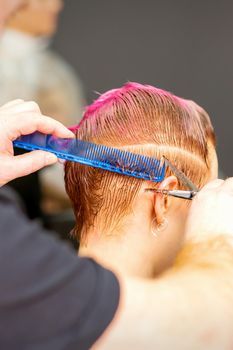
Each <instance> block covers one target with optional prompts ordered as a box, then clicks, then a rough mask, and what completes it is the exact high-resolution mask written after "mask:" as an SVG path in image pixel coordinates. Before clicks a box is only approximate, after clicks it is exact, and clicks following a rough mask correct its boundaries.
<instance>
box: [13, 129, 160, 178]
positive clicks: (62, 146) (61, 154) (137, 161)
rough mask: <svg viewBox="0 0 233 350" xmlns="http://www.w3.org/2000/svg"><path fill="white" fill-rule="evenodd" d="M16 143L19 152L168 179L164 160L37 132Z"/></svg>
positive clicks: (133, 175) (136, 175)
mask: <svg viewBox="0 0 233 350" xmlns="http://www.w3.org/2000/svg"><path fill="white" fill-rule="evenodd" d="M13 143H14V146H16V147H19V148H23V149H26V150H30V151H32V150H43V151H47V152H51V153H54V154H55V155H56V156H57V157H58V158H61V159H65V160H68V161H72V162H77V163H80V164H85V165H89V166H92V167H95V168H100V169H104V170H108V171H111V172H114V173H118V174H121V175H127V176H132V177H136V178H138V179H144V180H150V181H154V182H161V181H162V180H163V179H164V176H165V169H166V163H165V162H164V161H163V160H160V161H159V160H157V159H154V158H151V157H146V156H143V155H139V154H134V153H131V152H127V151H122V150H119V149H117V148H113V147H107V146H104V145H97V144H93V143H90V142H87V141H82V140H77V139H60V138H56V137H54V136H52V135H44V134H41V133H38V132H36V133H33V134H30V135H26V136H21V137H20V138H18V139H17V140H15V141H14V142H13Z"/></svg>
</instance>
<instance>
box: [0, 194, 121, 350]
mask: <svg viewBox="0 0 233 350" xmlns="http://www.w3.org/2000/svg"><path fill="white" fill-rule="evenodd" d="M2 192H3V191H1V189H0V349H2V350H3V349H4V350H8V349H9V350H11V349H12V350H13V349H15V350H34V349H36V350H53V349H54V350H59V349H70V350H72V349H75V350H78V349H89V348H90V347H91V345H93V344H94V343H95V341H96V340H97V339H98V338H99V337H100V335H101V334H102V333H103V332H104V330H105V329H106V327H107V326H108V325H109V323H110V322H111V320H112V319H113V317H114V315H115V312H116V310H117V307H118V303H119V294H120V293H119V283H118V281H117V279H116V277H115V276H114V274H113V273H112V272H110V271H108V270H105V269H103V268H102V267H100V266H99V265H97V264H96V263H95V262H94V261H93V260H91V259H81V258H78V257H77V256H76V255H75V253H73V251H72V249H70V248H69V247H68V246H66V245H64V244H62V243H61V242H59V241H58V240H56V239H55V238H54V237H52V236H51V235H48V234H46V231H45V234H44V232H43V231H42V228H41V227H40V226H38V225H37V224H36V223H32V222H29V221H28V219H26V217H24V216H23V214H22V212H21V210H20V208H19V207H17V206H16V204H15V203H13V202H12V196H7V195H5V194H4V193H2Z"/></svg>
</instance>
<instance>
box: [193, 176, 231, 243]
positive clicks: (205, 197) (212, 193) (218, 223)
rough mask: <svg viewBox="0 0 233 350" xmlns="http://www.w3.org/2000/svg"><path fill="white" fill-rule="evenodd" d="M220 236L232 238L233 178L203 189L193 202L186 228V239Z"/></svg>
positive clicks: (219, 181)
mask: <svg viewBox="0 0 233 350" xmlns="http://www.w3.org/2000/svg"><path fill="white" fill-rule="evenodd" d="M222 234H229V235H231V236H233V178H229V179H227V180H225V181H223V180H220V179H217V180H214V181H211V182H210V183H208V184H207V185H206V186H204V187H203V189H202V190H201V191H200V192H199V193H198V195H197V196H196V198H195V199H194V200H193V203H192V206H191V209H190V213H189V217H188V221H187V226H186V238H187V239H189V238H191V239H197V240H201V239H202V238H203V239H206V236H208V237H209V236H213V235H222Z"/></svg>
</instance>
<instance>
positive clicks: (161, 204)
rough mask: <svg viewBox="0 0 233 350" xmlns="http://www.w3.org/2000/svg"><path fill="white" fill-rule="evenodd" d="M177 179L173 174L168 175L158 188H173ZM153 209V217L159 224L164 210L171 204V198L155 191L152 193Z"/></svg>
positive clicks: (162, 220) (162, 219) (162, 218)
mask: <svg viewBox="0 0 233 350" xmlns="http://www.w3.org/2000/svg"><path fill="white" fill-rule="evenodd" d="M177 184H178V180H177V178H176V177H175V176H169V177H167V178H166V179H164V180H163V181H162V182H161V183H160V185H159V187H158V188H159V189H160V190H164V189H166V190H173V189H175V188H176V187H177ZM154 195H155V196H154V211H155V217H156V221H157V224H160V223H162V222H164V216H165V214H166V212H167V211H168V209H169V207H170V205H171V200H172V199H171V198H169V197H168V196H165V195H163V194H161V193H155V194H154Z"/></svg>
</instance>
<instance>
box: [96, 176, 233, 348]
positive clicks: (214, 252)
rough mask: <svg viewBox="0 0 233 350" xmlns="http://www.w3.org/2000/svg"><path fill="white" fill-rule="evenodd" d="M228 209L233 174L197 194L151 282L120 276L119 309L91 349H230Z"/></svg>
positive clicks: (232, 263)
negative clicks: (169, 258) (166, 263)
mask: <svg viewBox="0 0 233 350" xmlns="http://www.w3.org/2000/svg"><path fill="white" fill-rule="evenodd" d="M232 208H233V178H230V179H228V180H226V181H223V180H218V179H217V180H214V181H212V182H210V183H209V184H207V185H206V186H205V187H204V188H203V189H202V190H201V191H200V192H199V194H198V195H197V197H196V198H195V199H194V200H193V203H192V206H191V208H190V211H189V215H188V219H187V225H186V230H185V237H186V242H185V244H184V246H183V248H182V249H181V252H180V253H179V255H178V257H177V260H176V263H175V265H174V267H173V268H172V269H170V270H168V271H167V272H166V273H165V274H163V275H161V276H160V277H158V278H157V279H156V280H148V279H132V278H127V279H126V278H123V279H122V281H121V285H122V288H124V293H123V297H122V304H121V308H120V310H119V313H118V315H117V316H116V318H115V320H114V322H113V323H112V325H111V326H110V327H109V329H108V330H107V332H105V334H104V335H103V337H102V338H101V339H100V340H99V342H97V344H96V347H94V349H102V350H105V349H111V350H115V349H116V350H117V349H120V348H121V349H135V350H137V349H138V350H139V349H148V350H150V349H162V350H169V349H173V348H176V349H183V350H186V349H189V350H196V349H198V350H206V349H208V350H219V349H225V350H231V349H232V344H233V334H232V322H233V312H232V310H233V296H232V295H233V283H232V276H233V247H232V242H233V222H232V214H231V213H232ZM216 228H217V229H216ZM193 234H194V235H195V239H193ZM134 320H136V323H135V322H134Z"/></svg>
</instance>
